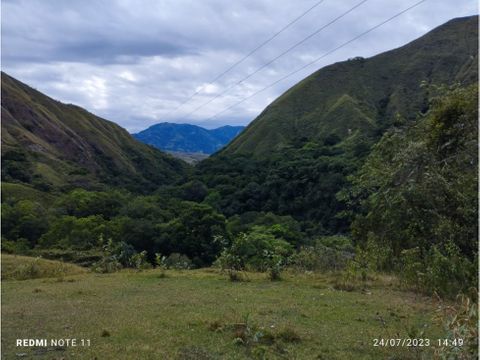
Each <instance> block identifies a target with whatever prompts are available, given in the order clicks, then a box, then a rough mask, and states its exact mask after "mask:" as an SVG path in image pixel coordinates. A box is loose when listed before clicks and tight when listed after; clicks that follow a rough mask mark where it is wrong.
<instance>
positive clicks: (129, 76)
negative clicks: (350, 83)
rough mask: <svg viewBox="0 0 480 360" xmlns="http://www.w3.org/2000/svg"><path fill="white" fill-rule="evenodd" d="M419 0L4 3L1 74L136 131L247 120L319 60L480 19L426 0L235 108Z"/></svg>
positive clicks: (472, 6) (439, 0)
mask: <svg viewBox="0 0 480 360" xmlns="http://www.w3.org/2000/svg"><path fill="white" fill-rule="evenodd" d="M417 1H418V0H367V1H365V0H323V1H322V2H321V3H320V4H319V5H317V6H315V7H314V5H316V4H317V3H318V2H319V0H236V1H226V0H2V1H1V5H2V6H1V20H2V28H1V68H2V71H5V72H6V73H8V74H9V75H11V76H13V77H15V78H17V79H18V80H20V81H22V82H25V83H27V84H28V85H30V86H32V87H34V88H36V89H37V90H39V91H41V92H43V93H45V94H47V95H49V96H50V97H53V98H55V99H57V100H60V101H62V102H64V103H73V104H76V105H79V106H82V107H84V108H86V109H87V110H89V111H90V112H92V113H94V114H96V115H98V116H101V117H103V118H105V119H108V120H111V121H114V122H116V123H118V124H119V125H121V126H123V127H124V128H126V129H127V130H128V131H130V132H132V133H134V132H138V131H140V130H143V129H145V128H147V127H149V126H151V125H153V124H156V123H159V122H175V123H190V124H195V125H199V126H203V127H206V128H215V127H219V126H223V125H246V124H248V123H249V122H250V121H252V120H253V119H254V118H255V117H256V116H257V115H258V114H260V113H261V112H262V110H263V109H264V108H265V107H266V106H267V105H268V104H269V103H271V102H272V101H273V100H275V98H277V97H278V96H280V95H281V94H282V93H283V92H285V91H286V90H287V89H289V88H290V87H291V86H293V85H294V84H295V83H297V82H298V81H300V80H301V79H303V78H305V77H306V76H308V75H309V74H311V73H313V72H315V71H316V70H318V69H320V68H322V67H324V66H326V65H329V64H332V63H334V62H338V61H343V60H346V59H348V58H352V57H355V56H363V57H369V56H373V55H375V54H378V53H381V52H383V51H387V50H390V49H393V48H396V47H399V46H402V45H404V44H406V43H408V42H410V41H412V40H414V39H416V38H417V37H419V36H421V35H423V34H425V33H426V32H428V31H429V30H431V29H433V28H435V27H437V26H439V25H441V24H443V23H445V22H446V21H448V20H450V19H452V18H455V17H461V16H468V15H474V14H478V8H477V1H475V0H456V1H453V0H427V1H426V2H424V3H422V4H420V5H419V6H418V7H415V8H413V9H412V10H410V11H408V12H406V13H404V14H403V15H401V16H399V17H398V18H395V19H394V20H392V21H390V22H388V23H387V24H385V25H384V26H382V27H380V28H378V29H376V30H374V31H372V32H371V33H369V34H367V35H365V36H363V37H361V38H359V39H357V40H355V41H353V42H351V43H350V44H348V45H347V46H344V47H342V48H341V49H339V50H338V51H335V52H333V53H331V54H329V55H327V56H324V57H323V58H322V59H321V60H320V61H318V62H316V63H314V64H312V65H311V66H308V67H306V68H305V69H303V70H301V71H299V72H298V73H296V74H295V75H293V76H291V77H289V78H287V79H285V80H283V81H280V82H278V83H276V84H275V85H273V86H271V87H269V88H268V89H266V90H265V91H262V92H260V93H258V94H256V95H255V96H252V97H251V98H249V99H248V100H246V101H244V102H242V103H241V104H238V105H236V106H232V105H234V104H236V103H238V102H239V101H241V100H242V99H244V98H246V97H248V96H251V95H252V94H254V93H256V92H258V91H259V90H261V89H262V88H264V87H266V86H268V85H270V84H272V83H274V82H276V81H277V80H278V79H280V78H282V77H284V76H285V75H287V74H289V73H290V72H293V71H295V70H297V69H299V68H301V67H302V66H304V65H306V64H308V63H309V62H311V61H312V60H314V59H316V58H318V57H321V56H323V55H324V54H326V53H329V52H330V51H331V50H332V49H335V48H336V47H338V46H339V45H341V44H343V43H345V42H348V41H349V40H351V39H353V38H355V37H356V36H357V35H359V34H360V33H362V32H364V31H365V30H368V29H369V28H371V27H373V26H375V25H377V24H378V23H381V22H382V21H384V20H386V19H388V18H389V17H391V16H392V15H395V14H396V13H398V12H400V11H402V10H403V9H405V8H407V7H409V6H410V5H412V4H414V3H416V2H417ZM355 6H356V7H355ZM312 7H314V8H313V9H312V10H311V11H309V12H308V13H307V14H306V15H305V16H303V17H302V18H301V19H299V20H298V21H297V22H295V23H294V24H293V25H291V26H290V27H288V28H287V29H286V30H285V31H283V32H282V33H280V34H279V35H278V36H276V37H275V38H274V39H273V40H272V41H270V42H268V43H267V44H266V45H265V46H263V47H261V48H260V49H258V50H257V51H256V52H254V53H253V54H252V55H251V56H249V57H248V58H247V59H246V60H245V61H243V62H242V63H240V64H239V65H238V66H236V67H234V68H233V69H232V70H231V71H229V72H227V73H226V74H225V75H223V76H222V77H221V78H219V79H218V80H217V81H215V82H213V83H211V82H212V80H214V79H215V78H216V77H217V76H218V75H220V74H221V73H222V72H224V71H225V70H226V69H228V68H229V67H230V66H232V65H233V64H235V63H236V62H237V61H239V60H240V59H242V58H243V57H244V56H245V55H247V54H249V53H250V52H251V51H252V50H253V49H255V48H256V47H258V46H259V45H260V44H262V43H263V42H265V41H266V40H267V39H269V38H271V37H272V36H273V35H274V34H275V33H277V32H278V31H279V30H281V29H282V28H283V27H284V26H285V25H287V24H288V23H290V22H292V21H293V20H294V19H296V18H297V17H299V16H300V15H302V14H303V13H305V12H306V11H307V10H308V9H310V8H312ZM353 7H355V8H354V9H353V10H352V11H350V12H348V13H347V14H346V15H344V16H343V17H341V18H339V19H338V20H336V21H334V20H335V19H336V18H337V17H339V16H341V15H342V14H344V13H346V12H347V11H348V10H350V9H352V8H353ZM329 23H331V24H330V25H328V24H329ZM327 25H328V26H327ZM321 28H323V30H321V31H319V32H318V33H317V34H316V35H314V36H311V37H310V38H308V39H307V40H306V41H305V42H303V43H302V44H300V45H299V46H297V47H295V48H294V49H293V50H291V51H290V52H288V53H287V54H285V55H284V56H281V57H280V58H278V59H277V60H275V61H274V62H272V63H271V64H269V65H268V66H266V67H265V68H263V69H262V70H260V71H258V72H257V73H255V74H254V75H252V76H251V77H249V78H248V79H247V80H245V81H244V82H242V83H240V84H238V85H236V86H234V85H235V84H237V83H238V82H239V81H240V80H242V79H243V78H244V77H246V76H248V75H249V74H251V73H253V72H255V71H256V70H257V69H258V68H260V67H261V66H262V65H264V64H266V63H269V62H270V61H271V60H272V59H274V58H275V57H277V56H278V55H280V54H282V53H283V52H285V51H286V50H287V49H289V48H291V47H292V46H294V45H295V44H297V43H298V42H300V41H301V40H303V39H304V38H306V37H308V36H309V35H311V34H312V33H314V32H315V31H318V30H319V29H321ZM195 93H197V94H196V95H195V96H193V97H192V95H193V94H195ZM190 98H191V99H190ZM188 99H190V100H188ZM187 100H188V101H187ZM207 103H208V104H207ZM182 104H183V105H182ZM226 109H227V110H226Z"/></svg>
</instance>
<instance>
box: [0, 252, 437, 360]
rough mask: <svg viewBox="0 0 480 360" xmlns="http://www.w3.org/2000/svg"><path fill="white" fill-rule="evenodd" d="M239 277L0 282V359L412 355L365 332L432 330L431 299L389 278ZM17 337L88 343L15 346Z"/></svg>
mask: <svg viewBox="0 0 480 360" xmlns="http://www.w3.org/2000/svg"><path fill="white" fill-rule="evenodd" d="M7 257H9V256H7ZM4 258H5V257H4ZM7 260H9V261H11V259H7ZM4 263H5V259H4ZM247 276H248V281H244V282H230V281H228V280H227V279H226V277H225V276H224V275H223V274H220V273H219V272H217V271H216V270H213V269H202V270H190V271H173V270H172V271H167V272H166V273H162V271H160V270H146V271H142V272H135V271H122V272H119V273H114V274H94V273H84V274H77V275H68V276H62V277H58V278H55V277H53V278H38V279H31V280H23V281H20V280H7V281H3V284H2V353H3V355H2V358H4V359H16V358H26V359H99V360H100V359H329V360H330V359H418V358H420V356H421V354H420V353H418V352H416V351H415V350H413V349H410V350H408V349H406V348H394V349H392V348H388V349H385V348H381V347H374V346H373V345H372V344H373V339H374V338H392V337H395V338H397V337H402V338H403V337H413V336H417V337H418V336H420V335H419V333H418V332H419V331H421V330H422V329H423V330H424V331H425V333H424V335H423V336H422V337H429V338H431V339H436V338H437V337H438V336H440V335H441V334H442V332H441V329H440V327H439V326H438V325H435V323H434V322H432V316H433V312H434V307H433V305H432V303H431V301H430V300H428V299H426V298H422V297H419V296H417V295H414V294H412V293H408V292H401V291H399V290H396V289H395V287H394V286H393V285H392V279H389V278H382V279H380V280H378V281H376V282H375V283H373V284H372V285H371V286H370V287H369V288H368V290H366V291H365V290H363V291H362V290H356V291H350V292H348V291H341V290H335V287H334V286H332V284H333V282H334V281H335V279H334V278H333V277H332V276H331V275H329V276H327V275H319V274H301V275H298V274H296V275H294V274H285V275H284V277H283V280H281V281H276V282H271V281H269V280H267V279H266V277H265V275H264V274H248V275H247ZM24 338H26V339H31V338H34V339H35V338H38V339H47V340H48V341H50V339H61V338H70V339H71V338H75V339H77V342H78V344H79V345H81V340H80V339H85V342H86V340H87V339H88V340H89V341H90V346H89V347H88V346H84V347H82V346H77V347H54V346H53V347H52V346H48V347H46V348H43V347H41V348H32V347H28V348H27V347H26V348H21V347H16V346H15V342H16V339H24ZM429 351H431V349H430V350H429ZM423 355H424V356H426V357H425V358H430V356H429V355H428V353H424V354H423Z"/></svg>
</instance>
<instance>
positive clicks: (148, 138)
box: [133, 122, 244, 154]
mask: <svg viewBox="0 0 480 360" xmlns="http://www.w3.org/2000/svg"><path fill="white" fill-rule="evenodd" d="M243 128H244V127H243V126H230V125H227V126H222V127H219V128H217V129H213V130H208V129H204V128H202V127H200V126H196V125H190V124H173V123H168V122H165V123H160V124H156V125H153V126H150V127H149V128H148V129H145V130H143V131H141V132H139V133H137V134H133V136H134V137H135V138H136V139H138V140H140V141H141V142H143V143H145V144H149V145H152V146H155V147H156V148H158V149H161V150H165V151H172V152H183V153H203V154H213V153H214V152H216V151H217V150H219V149H221V148H222V147H223V146H224V145H226V144H228V143H229V142H230V141H231V140H232V139H233V138H234V137H235V136H237V135H238V134H239V133H240V132H241V131H242V130H243Z"/></svg>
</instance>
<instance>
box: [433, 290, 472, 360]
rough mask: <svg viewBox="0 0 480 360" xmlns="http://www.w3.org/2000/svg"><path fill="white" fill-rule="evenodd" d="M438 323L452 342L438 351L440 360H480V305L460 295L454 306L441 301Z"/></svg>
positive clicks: (446, 337) (438, 310)
mask: <svg viewBox="0 0 480 360" xmlns="http://www.w3.org/2000/svg"><path fill="white" fill-rule="evenodd" d="M474 293H475V294H477V290H476V289H475V291H474ZM437 321H439V322H440V323H442V324H443V326H444V329H445V332H446V333H445V337H444V339H448V340H449V341H450V342H449V344H448V346H441V347H439V348H437V349H436V355H437V356H438V357H439V358H440V359H445V360H447V359H459V360H467V359H478V303H476V302H475V301H474V300H472V298H470V297H468V296H466V295H458V297H457V301H456V303H455V304H454V305H445V304H444V303H443V302H442V301H440V303H439V306H438V309H437ZM452 344H453V346H452ZM442 345H443V344H442Z"/></svg>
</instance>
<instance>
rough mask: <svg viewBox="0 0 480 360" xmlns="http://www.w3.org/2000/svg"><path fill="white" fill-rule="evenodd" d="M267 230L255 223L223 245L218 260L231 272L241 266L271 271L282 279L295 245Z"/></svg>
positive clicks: (271, 273)
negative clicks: (229, 242) (245, 231)
mask: <svg viewBox="0 0 480 360" xmlns="http://www.w3.org/2000/svg"><path fill="white" fill-rule="evenodd" d="M264 230H265V228H264V227H260V226H254V227H253V229H252V231H251V232H249V233H247V234H245V233H240V234H238V235H237V236H236V237H235V238H234V240H233V242H232V243H231V244H230V245H228V246H226V247H225V248H224V249H223V251H222V252H221V254H220V256H219V257H218V259H217V261H216V264H217V265H218V266H220V267H221V268H222V270H227V271H229V273H230V276H232V274H233V273H235V272H238V271H241V270H253V271H262V272H268V273H269V277H270V279H272V280H279V279H280V272H281V270H282V269H283V267H284V266H285V265H286V263H287V259H288V256H289V255H290V254H291V253H292V251H293V248H292V246H291V245H290V244H289V243H288V242H286V241H285V240H283V239H279V238H275V236H274V235H272V234H271V233H270V232H269V231H268V230H267V231H264ZM224 244H225V242H224ZM234 276H235V275H234Z"/></svg>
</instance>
